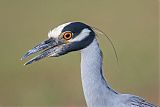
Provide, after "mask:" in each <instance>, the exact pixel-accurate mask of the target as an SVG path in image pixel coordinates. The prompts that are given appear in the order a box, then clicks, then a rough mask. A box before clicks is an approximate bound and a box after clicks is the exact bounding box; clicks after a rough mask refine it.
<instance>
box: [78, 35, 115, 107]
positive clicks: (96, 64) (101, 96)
mask: <svg viewBox="0 0 160 107" xmlns="http://www.w3.org/2000/svg"><path fill="white" fill-rule="evenodd" d="M102 60H103V58H102V53H101V50H100V48H99V45H98V42H97V40H96V38H95V39H94V40H93V42H92V43H91V44H90V45H89V46H88V47H86V48H85V49H82V50H81V79H82V85H83V91H84V96H85V99H86V103H87V106H88V107H101V106H104V105H105V106H106V105H109V104H110V103H112V101H111V100H110V99H112V98H114V97H115V96H116V95H117V93H116V92H115V91H114V90H112V89H111V88H110V87H109V86H108V84H107V82H106V80H105V79H104V76H103V69H102Z"/></svg>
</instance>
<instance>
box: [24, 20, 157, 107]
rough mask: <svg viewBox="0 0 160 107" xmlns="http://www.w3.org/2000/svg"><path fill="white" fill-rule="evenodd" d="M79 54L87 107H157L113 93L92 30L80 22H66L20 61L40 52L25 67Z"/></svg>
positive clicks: (133, 96)
mask: <svg viewBox="0 0 160 107" xmlns="http://www.w3.org/2000/svg"><path fill="white" fill-rule="evenodd" d="M75 51H79V52H80V54H81V64H80V65H81V66H80V67H81V81H82V88H83V93H84V97H85V101H86V105H87V107H157V106H156V105H154V104H152V103H149V102H148V101H146V100H145V99H143V98H141V97H139V96H136V95H131V94H123V93H120V92H118V91H115V90H114V89H112V88H111V87H110V85H109V84H108V82H107V80H106V78H105V76H104V70H103V55H102V51H101V49H100V46H99V43H98V40H97V38H96V32H95V31H94V29H93V27H91V26H89V25H88V24H85V23H83V22H76V21H75V22H67V23H64V24H61V25H59V26H57V27H55V28H54V29H52V30H50V31H49V33H48V39H46V40H44V41H42V42H41V43H39V44H38V45H36V46H35V47H33V48H32V49H30V50H29V51H28V52H27V53H26V54H25V55H24V56H22V58H21V60H23V59H25V58H27V57H28V56H30V55H31V54H34V53H36V52H40V54H38V55H37V56H35V57H34V58H32V59H31V60H29V61H28V62H26V63H25V65H28V64H31V63H33V62H36V61H39V60H41V59H43V58H45V57H59V56H62V55H65V54H68V53H70V52H75Z"/></svg>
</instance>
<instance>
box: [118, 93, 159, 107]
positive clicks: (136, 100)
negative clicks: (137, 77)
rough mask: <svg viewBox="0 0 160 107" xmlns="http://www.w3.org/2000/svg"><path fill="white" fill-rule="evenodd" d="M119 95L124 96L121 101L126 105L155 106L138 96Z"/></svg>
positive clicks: (136, 106)
mask: <svg viewBox="0 0 160 107" xmlns="http://www.w3.org/2000/svg"><path fill="white" fill-rule="evenodd" d="M121 97H123V98H124V101H123V102H124V104H125V105H128V106H127V107H157V106H155V105H153V104H151V103H149V102H147V101H146V100H145V99H143V98H141V97H139V96H135V95H130V94H122V95H121Z"/></svg>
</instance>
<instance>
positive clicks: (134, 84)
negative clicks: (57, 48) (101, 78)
mask: <svg viewBox="0 0 160 107" xmlns="http://www.w3.org/2000/svg"><path fill="white" fill-rule="evenodd" d="M68 21H82V22H85V23H87V24H89V25H91V26H95V27H97V28H99V29H101V30H102V31H104V32H105V33H106V34H107V35H109V36H110V37H111V39H112V41H113V42H114V44H115V47H116V50H117V53H118V57H119V65H117V63H116V60H115V56H114V52H113V49H112V48H111V45H110V44H109V42H108V41H106V39H105V38H104V37H103V36H99V37H98V38H99V42H100V44H101V48H102V50H103V53H104V69H105V71H106V72H105V73H106V75H107V81H108V82H109V84H110V85H111V86H112V87H113V88H114V89H115V90H118V91H119V92H122V93H131V94H135V95H138V96H141V97H143V98H145V99H147V100H148V101H150V102H152V103H155V104H157V105H158V86H159V84H158V1H157V0H0V49H1V51H0V107H12V106H13V107H17V106H18V107H35V106H36V107H50V106H52V107H62V106H65V107H77V106H86V104H85V100H84V96H83V91H82V86H81V78H80V54H79V52H74V53H70V54H68V55H65V56H62V57H58V58H46V59H44V60H41V61H39V62H37V63H34V64H32V65H29V66H23V63H25V61H27V60H28V59H27V60H25V61H21V60H20V58H21V56H22V55H24V54H25V52H26V51H27V50H29V49H30V48H32V47H33V46H35V45H36V44H37V43H39V42H41V41H43V40H44V39H47V33H48V31H49V30H51V29H52V28H54V27H56V26H58V25H59V24H62V23H64V22H68ZM33 56H34V55H33ZM33 56H32V57H33ZM30 58H31V57H30ZM106 97H107V96H106Z"/></svg>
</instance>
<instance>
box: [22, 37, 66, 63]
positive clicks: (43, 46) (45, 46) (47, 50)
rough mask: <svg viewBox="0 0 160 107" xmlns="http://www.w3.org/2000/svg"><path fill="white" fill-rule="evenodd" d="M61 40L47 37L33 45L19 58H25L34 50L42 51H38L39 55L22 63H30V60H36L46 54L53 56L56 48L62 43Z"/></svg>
mask: <svg viewBox="0 0 160 107" xmlns="http://www.w3.org/2000/svg"><path fill="white" fill-rule="evenodd" d="M62 44H63V42H62V41H60V40H58V39H55V38H49V39H47V40H45V41H43V42H41V43H40V44H38V45H37V46H35V47H34V48H32V49H31V50H29V51H28V52H27V53H26V54H25V55H24V56H23V57H22V58H21V60H23V59H25V58H27V57H28V56H30V55H31V54H34V53H36V52H39V51H42V50H43V52H42V53H40V54H39V55H37V56H36V57H34V58H33V59H31V60H29V61H28V62H26V63H25V64H24V65H28V64H31V63H32V62H36V61H38V60H40V59H42V58H44V57H47V56H53V54H54V52H55V50H56V48H55V47H58V46H60V45H62Z"/></svg>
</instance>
